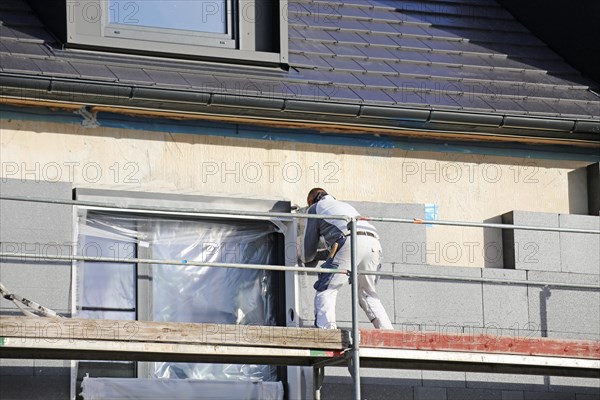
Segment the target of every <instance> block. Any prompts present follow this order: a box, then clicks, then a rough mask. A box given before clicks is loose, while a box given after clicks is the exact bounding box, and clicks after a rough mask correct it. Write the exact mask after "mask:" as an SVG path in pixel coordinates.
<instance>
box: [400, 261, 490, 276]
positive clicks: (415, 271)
mask: <svg viewBox="0 0 600 400" xmlns="http://www.w3.org/2000/svg"><path fill="white" fill-rule="evenodd" d="M481 271H482V269H481V268H477V267H455V266H445V265H426V264H418V265H406V264H398V263H394V272H397V273H400V274H408V275H432V276H440V277H444V276H449V277H456V278H480V277H481ZM400 279H402V278H400Z"/></svg>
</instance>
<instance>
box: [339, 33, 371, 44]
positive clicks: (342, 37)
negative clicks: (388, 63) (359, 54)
mask: <svg viewBox="0 0 600 400" xmlns="http://www.w3.org/2000/svg"><path fill="white" fill-rule="evenodd" d="M329 34H330V35H331V36H332V37H333V38H334V39H335V40H336V41H338V42H341V43H351V44H367V43H368V42H367V41H366V40H365V38H363V37H362V36H360V35H359V34H358V33H356V32H344V31H332V32H329Z"/></svg>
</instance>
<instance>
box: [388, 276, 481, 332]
mask: <svg viewBox="0 0 600 400" xmlns="http://www.w3.org/2000/svg"><path fill="white" fill-rule="evenodd" d="M451 269H453V267H449V268H447V270H451ZM477 272H479V269H477ZM394 291H395V293H396V296H395V301H396V317H395V318H396V323H399V324H402V323H406V324H410V323H415V324H421V325H430V326H432V327H433V330H438V329H442V330H447V329H451V330H450V332H451V331H454V327H457V326H458V327H461V326H473V325H476V326H482V325H483V296H482V289H481V283H463V282H456V281H443V280H436V281H433V280H427V281H425V280H405V279H402V278H395V279H394ZM427 330H431V329H427Z"/></svg>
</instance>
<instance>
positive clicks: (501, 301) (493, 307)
mask: <svg viewBox="0 0 600 400" xmlns="http://www.w3.org/2000/svg"><path fill="white" fill-rule="evenodd" d="M506 271H508V270H506ZM512 272H525V271H512ZM528 322H529V307H528V301H527V286H526V285H506V284H485V283H484V284H483V323H484V327H486V328H488V329H491V328H500V329H502V331H503V332H504V331H508V330H509V328H513V329H514V328H515V327H523V326H525V325H527V323H528ZM503 332H501V333H503Z"/></svg>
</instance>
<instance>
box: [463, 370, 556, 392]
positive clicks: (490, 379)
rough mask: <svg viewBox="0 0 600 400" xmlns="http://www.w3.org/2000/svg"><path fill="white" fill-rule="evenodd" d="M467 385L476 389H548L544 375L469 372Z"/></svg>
mask: <svg viewBox="0 0 600 400" xmlns="http://www.w3.org/2000/svg"><path fill="white" fill-rule="evenodd" d="M466 379H467V387H468V388H476V389H502V390H516V389H519V390H528V391H536V390H537V391H546V390H547V387H546V384H545V381H544V377H543V376H536V375H515V374H488V373H481V372H467V373H466Z"/></svg>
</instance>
